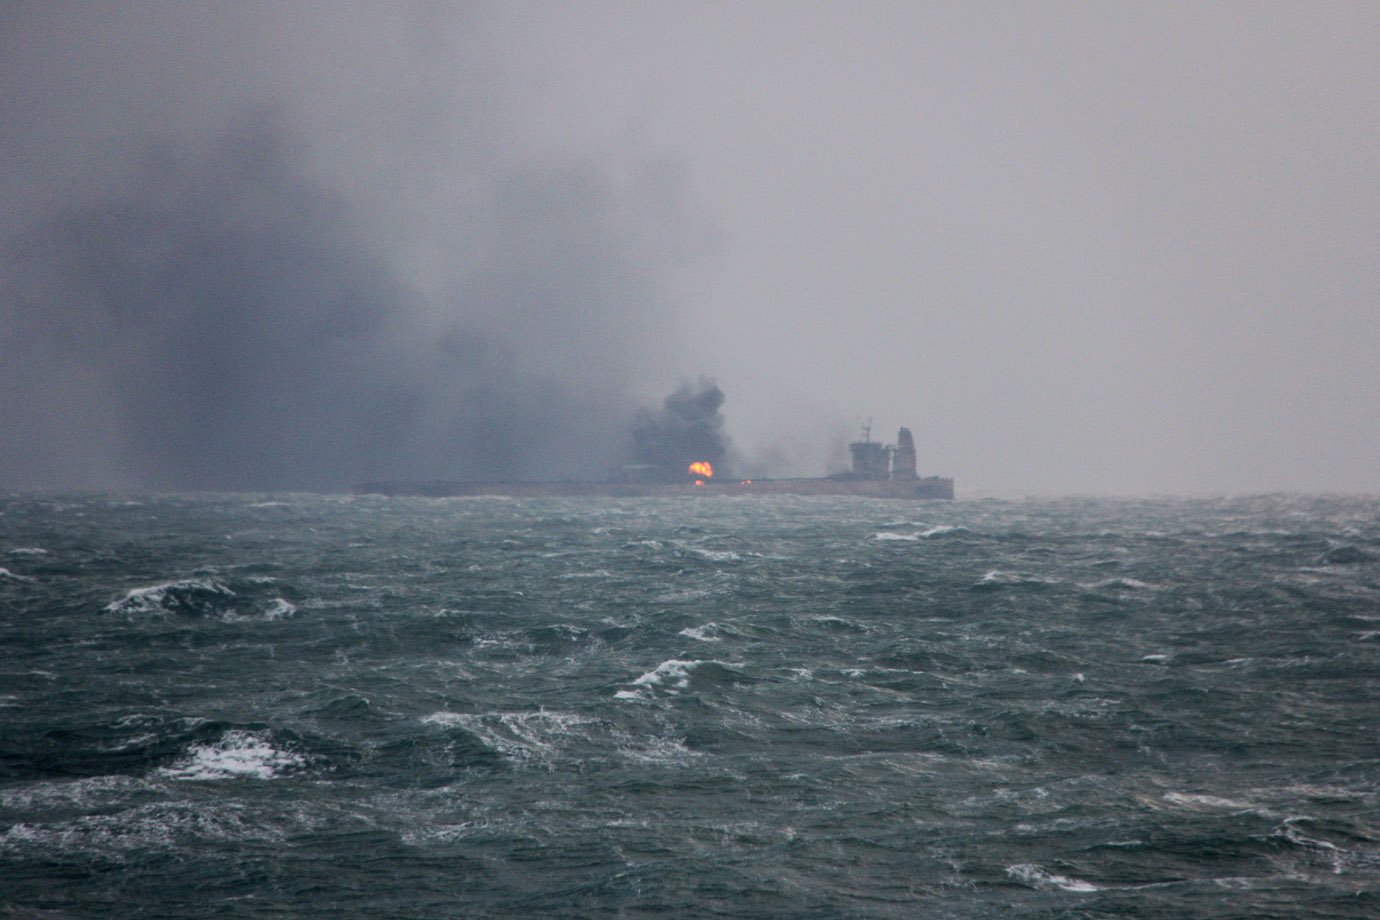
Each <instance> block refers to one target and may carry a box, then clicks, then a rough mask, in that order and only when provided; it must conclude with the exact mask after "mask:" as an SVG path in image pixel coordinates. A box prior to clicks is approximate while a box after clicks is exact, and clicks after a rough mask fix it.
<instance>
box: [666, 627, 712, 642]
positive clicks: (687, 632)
mask: <svg viewBox="0 0 1380 920" xmlns="http://www.w3.org/2000/svg"><path fill="white" fill-rule="evenodd" d="M718 628H719V626H718V624H717V623H706V624H704V625H703V626H687V627H685V628H684V629H682V630H681V631H680V632H679V633H678V634H677V635H681V636H685V637H687V638H690V639H697V640H699V641H700V642H722V641H723V638H722V637H721V636H716V635H713V631H714V630H716V629H718Z"/></svg>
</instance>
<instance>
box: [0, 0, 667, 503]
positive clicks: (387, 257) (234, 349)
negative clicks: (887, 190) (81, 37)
mask: <svg viewBox="0 0 1380 920" xmlns="http://www.w3.org/2000/svg"><path fill="white" fill-rule="evenodd" d="M187 9H188V8H187V7H184V6H170V7H159V8H158V9H157V11H156V16H155V18H157V16H167V17H182V18H183V20H184V24H187V25H188V28H187V29H182V30H176V29H172V28H171V27H169V29H168V35H170V36H171V35H181V36H183V41H184V46H183V47H180V48H177V49H176V52H175V53H174V54H173V55H172V57H173V58H175V59H176V60H179V61H180V60H182V59H183V58H194V57H195V54H196V53H197V52H198V51H205V52H207V53H206V54H205V55H204V56H203V59H204V60H208V61H216V60H221V61H222V64H223V70H222V72H219V73H214V72H213V73H208V74H202V75H200V76H199V77H198V79H201V80H203V81H205V82H206V83H207V84H208V85H210V84H211V83H213V82H215V81H216V80H217V79H223V80H224V81H225V82H227V83H229V84H231V85H235V83H236V81H235V78H236V77H237V76H243V73H241V71H240V68H244V67H250V66H251V65H252V55H246V58H247V59H249V60H250V63H245V62H241V61H239V60H238V59H237V58H235V57H234V56H233V55H231V57H230V59H229V63H225V61H226V57H225V56H226V54H227V51H226V48H225V45H224V40H220V39H217V38H214V37H208V36H210V35H211V33H212V32H213V31H214V29H213V26H215V25H216V24H215V23H212V24H211V25H209V26H207V25H205V24H202V23H201V21H200V19H199V18H198V16H199V15H200V13H203V12H205V13H207V14H208V15H213V16H214V17H215V18H217V19H223V18H225V17H227V16H229V17H230V18H232V19H235V20H236V22H237V24H238V25H239V27H240V29H239V35H238V37H239V38H240V39H244V38H245V36H246V33H248V34H250V35H251V37H252V36H254V35H260V36H261V34H266V33H267V31H269V30H264V32H263V33H261V32H260V30H259V29H255V28H250V27H249V25H247V24H254V23H258V25H260V26H262V25H263V23H261V22H258V20H268V21H271V20H272V19H273V17H274V16H279V15H281V14H280V13H279V12H278V11H277V9H276V8H274V7H257V6H251V7H246V9H247V10H249V11H250V12H249V13H247V14H245V16H243V17H239V15H238V13H237V12H235V10H236V8H229V9H227V8H225V7H219V6H210V7H191V8H190V9H191V10H192V12H190V13H189V12H187ZM402 9H404V10H405V11H411V12H418V13H419V14H423V18H424V19H426V18H428V17H430V16H432V15H433V13H434V11H430V8H422V7H406V8H402ZM381 11H384V12H382V13H381ZM299 12H300V10H299ZM101 15H104V16H107V17H108V16H109V15H111V13H110V11H109V10H105V11H104V12H102V13H101ZM118 15H124V14H118ZM118 15H117V18H118ZM294 15H295V14H294ZM370 15H371V16H375V17H378V16H380V15H382V16H383V18H384V19H387V20H389V21H391V18H390V17H392V13H391V11H390V8H388V7H373V8H370ZM129 16H130V17H131V18H134V19H138V18H140V17H144V18H149V17H148V15H147V11H146V10H144V11H141V10H140V9H138V8H133V7H131V8H130V9H129ZM307 19H308V20H310V17H307ZM15 22H18V23H22V24H25V25H27V27H28V28H29V29H30V31H31V32H36V33H39V34H38V35H37V36H35V35H30V36H29V38H30V39H34V38H35V37H37V38H40V39H51V40H52V41H53V42H54V43H55V44H56V45H58V46H60V47H61V46H62V43H63V41H65V39H63V38H62V37H61V33H60V32H59V31H58V30H59V29H61V28H62V27H63V25H64V23H63V21H62V17H60V16H51V17H48V18H45V15H44V14H43V13H42V12H41V11H39V10H38V9H37V8H25V16H20V17H17V18H16V20H15ZM303 24H305V25H308V26H309V25H312V24H313V23H311V22H310V21H308V22H306V23H298V25H303ZM0 25H3V22H2V21H0ZM106 25H107V26H114V25H119V23H107V24H106ZM220 25H224V23H220ZM198 28H201V31H198ZM130 31H131V30H128V29H127V30H125V32H124V33H120V32H118V30H117V31H116V32H113V33H112V34H127V33H129V32H130ZM132 31H133V32H136V33H137V32H138V31H139V30H138V29H134V30H132ZM289 31H290V30H289ZM441 31H443V30H441V29H440V28H439V27H437V28H431V27H428V28H426V29H418V30H416V31H415V33H413V32H407V31H406V30H404V33H405V38H407V41H411V38H410V37H408V36H412V37H416V38H417V40H418V42H419V46H418V47H419V48H420V50H419V52H418V53H419V54H420V55H421V56H422V58H424V60H423V62H422V63H423V64H426V65H427V66H432V65H435V62H436V61H437V60H439V59H441V56H442V55H443V54H444V53H445V52H447V51H449V50H453V49H449V48H447V47H446V46H445V43H444V42H438V41H437V39H436V35H437V34H438V33H439V32H441ZM303 34H306V33H305V32H304V33H303ZM187 35H191V36H192V37H190V38H188V37H186V36H187ZM170 40H173V39H170ZM278 40H279V41H280V42H283V43H286V44H288V45H291V38H290V37H289V38H281V37H279V38H278ZM304 41H305V39H304ZM406 43H407V42H406V41H404V44H406ZM78 46H80V42H77V43H76V44H75V45H74V47H78ZM409 47H410V46H409ZM428 49H429V50H428ZM126 50H128V49H126ZM134 50H138V49H134ZM147 50H148V53H149V54H150V55H151V56H154V57H156V56H157V54H159V53H162V52H159V51H157V50H156V49H155V47H154V46H152V45H151V46H149V48H148V49H147ZM309 50H310V49H309ZM315 50H316V52H317V53H321V50H322V49H319V48H318V49H315ZM330 50H332V51H334V50H336V49H330ZM65 52H66V53H74V52H73V48H72V47H67V48H65ZM388 60H389V62H390V66H392V65H395V64H396V60H395V58H394V57H393V56H389V57H388ZM272 63H273V62H272V61H271V60H270V61H269V64H272ZM365 63H366V62H361V67H360V68H359V70H360V73H368V68H367V67H366V66H363V65H364V64H365ZM208 66H209V65H208ZM293 66H294V67H295V68H297V69H298V70H299V71H300V70H303V68H305V69H306V70H310V67H309V66H308V65H307V64H304V63H302V62H301V61H296V60H295V61H294V62H293ZM72 67H73V68H74V70H73V73H74V74H81V73H82V71H83V69H86V70H91V68H90V67H88V65H86V64H83V63H82V62H80V61H76V60H74V61H73V62H72ZM269 69H271V67H270V68H269ZM433 69H435V68H434V66H433ZM59 70H60V68H59ZM417 72H419V73H428V72H429V71H427V67H426V66H421V65H419V69H418V71H417ZM332 73H334V71H332ZM408 74H409V75H410V76H414V77H415V76H416V73H413V72H412V71H408ZM11 75H12V76H14V74H13V73H12V74H11ZM53 79H54V80H56V79H57V77H54V78H53ZM73 79H74V80H77V77H73ZM82 79H86V80H88V81H93V82H94V81H98V80H105V81H108V82H109V83H110V85H111V86H112V87H114V89H111V90H110V93H109V95H110V96H111V97H119V95H120V91H121V87H122V86H123V88H124V89H125V90H127V91H128V92H127V94H126V95H128V96H129V98H133V99H136V100H137V102H138V106H133V107H132V108H131V112H133V111H134V109H136V108H138V109H139V111H140V112H141V113H143V114H145V115H147V114H150V113H151V114H152V115H153V116H166V117H140V118H133V117H131V122H132V124H130V125H128V126H123V127H120V128H119V129H118V130H117V129H116V128H112V127H111V125H112V123H113V121H114V119H112V116H111V114H110V113H108V112H103V113H97V112H95V111H94V110H92V111H86V110H82V109H81V106H82V105H85V102H84V101H81V100H77V101H74V102H73V106H74V107H75V108H74V109H73V112H75V114H73V113H68V114H67V115H66V116H64V117H65V118H66V121H65V122H63V124H61V125H60V129H59V128H54V127H53V125H52V124H47V123H45V122H44V120H43V118H42V117H40V116H41V115H43V114H45V113H44V111H43V103H42V102H41V101H35V100H41V99H42V98H43V96H44V93H45V92H47V91H55V92H56V91H57V90H56V89H55V86H56V84H52V85H46V86H45V85H44V84H43V81H42V80H39V79H38V78H34V80H33V84H34V85H32V86H28V87H23V86H21V90H27V93H26V92H24V91H21V92H18V93H16V94H15V95H14V96H13V97H12V99H11V101H10V102H9V103H8V105H7V104H5V103H3V102H0V114H8V115H13V116H15V119H16V120H15V121H12V122H11V123H10V124H11V127H14V126H16V125H17V126H19V129H20V130H21V134H20V135H19V136H18V138H17V139H16V135H14V134H11V135H10V140H9V141H0V156H2V157H3V158H4V161H5V165H6V166H7V167H9V168H10V172H9V175H8V177H7V178H6V179H5V180H4V181H0V196H3V197H4V198H5V199H7V200H8V201H9V202H10V203H11V204H13V205H14V207H12V208H9V209H0V210H6V214H5V215H4V216H3V218H0V236H3V239H0V255H3V259H2V260H0V368H2V370H0V432H3V437H0V486H6V487H19V488H27V487H112V486H113V487H135V488H161V489H184V488H208V489H340V488H346V487H348V486H349V485H350V484H351V483H354V482H359V481H363V480H367V479H376V478H394V477H417V478H507V477H522V478H563V477H582V478H592V477H601V476H604V475H606V474H607V473H609V472H610V471H611V470H614V469H616V468H617V467H618V466H619V465H620V464H622V463H625V462H626V461H627V460H628V455H627V453H626V452H627V450H628V446H627V443H628V425H629V423H630V421H631V420H632V418H633V415H634V406H635V405H636V403H637V402H639V400H638V399H637V398H636V396H635V395H634V394H632V393H631V392H630V386H631V385H630V382H629V378H630V368H631V367H632V366H633V365H634V364H635V363H636V362H635V358H636V356H637V354H638V352H639V350H641V349H643V348H644V347H645V343H647V342H649V341H652V340H654V339H655V338H656V337H657V336H658V335H659V334H660V331H661V330H660V327H659V326H658V317H660V316H662V315H663V314H665V313H666V312H667V310H666V307H665V296H664V294H663V292H662V290H661V288H662V279H663V278H664V277H666V276H667V275H668V274H669V273H672V272H674V271H675V267H676V265H677V264H678V262H679V260H681V259H682V258H683V256H684V252H683V251H682V249H681V245H680V237H679V236H678V231H677V230H676V229H675V228H676V226H677V225H678V223H679V222H680V221H681V220H682V214H683V205H682V203H681V202H680V201H679V192H678V190H677V189H676V179H675V176H674V173H673V171H668V170H666V169H663V168H659V167H657V166H656V165H655V163H654V162H652V161H651V159H650V158H646V157H640V158H639V157H637V156H636V155H635V156H634V159H635V160H637V168H636V169H633V170H632V172H633V173H634V175H632V176H631V177H629V176H628V175H626V174H624V173H619V172H616V171H615V170H613V169H612V168H611V167H605V166H599V165H595V164H594V163H593V162H591V161H589V160H588V159H585V158H581V157H579V156H576V155H573V154H571V155H564V156H562V155H560V154H557V153H549V154H547V155H544V156H542V157H531V156H519V155H512V156H509V157H504V156H503V155H502V153H503V148H504V144H505V143H506V140H505V138H504V135H503V132H502V131H501V130H500V129H499V128H496V127H495V125H496V123H497V121H498V119H496V118H495V117H494V116H493V115H492V114H491V113H484V112H479V113H477V114H476V107H475V106H469V107H466V106H464V105H461V106H458V107H457V106H453V105H450V104H449V103H448V101H447V99H446V98H445V97H444V94H441V93H437V92H432V91H431V89H430V88H429V84H428V83H427V81H425V80H419V82H418V83H417V84H416V85H414V86H411V87H410V89H412V90H414V91H415V98H407V97H406V96H405V95H404V96H403V97H401V98H402V99H403V100H404V101H402V102H399V97H390V103H393V108H401V109H407V110H408V111H405V112H403V113H401V114H399V113H397V112H394V111H392V109H391V108H387V107H385V108H387V110H386V111H383V112H382V113H380V112H375V111H363V110H358V111H357V110H355V109H352V108H350V106H349V105H348V104H344V103H342V102H341V99H340V98H335V99H324V98H323V99H322V100H321V101H320V107H321V111H317V110H315V109H312V108H311V107H310V106H309V107H308V109H307V111H309V112H310V117H304V116H303V110H301V109H300V108H295V107H294V103H293V102H292V101H291V100H290V99H288V100H287V101H282V100H275V101H274V102H273V103H271V104H269V103H266V102H265V101H264V100H263V99H258V98H254V97H253V94H251V97H250V98H239V97H238V96H237V97H235V98H233V99H222V98H219V97H217V98H214V99H212V102H213V103H214V104H210V103H208V104H205V105H197V106H194V107H189V108H187V109H179V108H174V109H170V110H168V111H162V110H160V109H159V107H158V105H157V103H156V100H155V101H153V102H150V101H149V100H150V96H149V93H148V91H147V88H145V87H144V86H143V83H142V82H141V81H144V80H146V79H147V75H146V74H143V72H142V71H141V70H140V64H139V62H138V61H137V60H135V59H134V57H133V56H132V55H130V54H125V55H124V56H117V58H116V59H115V60H114V61H113V63H108V65H107V66H106V69H105V70H101V69H100V68H96V69H95V70H94V71H92V72H89V73H86V74H85V75H84V77H82ZM352 79H361V80H362V79H365V78H364V77H360V76H358V75H355V76H354V77H352ZM78 82H80V81H78ZM242 82H244V81H242ZM434 82H436V83H438V84H440V83H446V85H449V83H447V81H443V80H439V79H437V80H434ZM274 85H275V84H274V83H273V81H272V80H271V79H268V80H267V82H266V83H265V84H264V86H265V87H266V88H267V89H270V90H271V89H272V88H273V87H274ZM131 86H132V87H134V88H133V89H132V90H131V89H130V88H129V87H131ZM78 88H80V87H78ZM283 88H284V91H285V92H286V84H284V85H283ZM371 88H373V87H371ZM177 89H178V88H177V87H171V88H170V92H173V93H175V92H176V91H177ZM64 91H66V90H64ZM471 92H472V93H479V92H480V91H479V90H472V91H471ZM77 95H80V94H79V93H78V94H77ZM342 96H343V97H345V98H346V99H347V101H348V97H349V93H348V92H343V93H342ZM284 98H285V99H286V96H285V97H284ZM74 99H75V96H74ZM203 101H204V100H203ZM131 105H133V104H131ZM342 105H343V106H344V108H343V109H342V111H344V112H345V113H346V114H345V115H340V114H339V113H336V112H335V109H334V108H333V107H340V106H342ZM140 107H142V108H140ZM478 108H482V107H478ZM145 110H147V111H145ZM323 113H324V114H323ZM52 114H54V117H57V113H52ZM441 114H443V115H444V116H445V120H442V119H440V118H438V117H434V116H438V115H441ZM347 116H348V117H347ZM332 119H334V121H333V120H332ZM323 124H325V125H326V128H329V129H330V130H326V129H325V128H323ZM438 125H444V128H445V130H444V131H443V130H442V129H441V128H440V127H438ZM25 128H27V129H28V131H27V133H22V132H23V129H25ZM399 132H401V133H399ZM446 132H449V133H446ZM74 138H75V139H79V140H81V141H82V142H93V143H94V142H96V141H101V142H103V143H105V145H106V146H105V147H104V148H101V150H102V151H103V155H102V156H101V157H97V158H95V159H93V157H92V155H91V154H90V153H89V151H88V152H83V153H82V154H81V155H80V156H78V155H75V154H74V155H71V156H68V154H69V153H70V150H71V148H70V146H69V145H68V144H67V143H66V142H67V141H70V140H72V139H74ZM93 149H94V148H93ZM60 153H61V154H62V156H58V154H60ZM45 154H51V156H49V157H47V158H46V159H45ZM64 157H66V158H67V159H66V160H64V159H63V158H64ZM59 161H62V165H63V168H64V169H66V170H67V173H66V179H67V180H69V181H61V182H60V181H57V180H56V179H55V176H56V175H57V173H56V172H55V171H54V170H55V169H56V167H53V168H49V167H48V166H47V165H45V164H48V163H53V162H59ZM73 164H76V165H73Z"/></svg>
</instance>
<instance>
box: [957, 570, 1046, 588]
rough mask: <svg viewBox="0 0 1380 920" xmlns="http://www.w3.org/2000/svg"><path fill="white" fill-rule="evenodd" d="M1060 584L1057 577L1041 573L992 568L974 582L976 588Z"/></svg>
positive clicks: (1040, 586)
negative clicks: (1034, 573)
mask: <svg viewBox="0 0 1380 920" xmlns="http://www.w3.org/2000/svg"><path fill="white" fill-rule="evenodd" d="M1057 584H1060V581H1059V579H1057V578H1046V577H1043V576H1040V575H1030V574H1027V573H1025V572H1003V571H1000V570H998V569H992V570H991V571H989V572H987V573H986V574H985V575H983V576H982V578H980V579H979V580H978V581H977V582H975V583H974V584H973V587H974V588H983V589H990V588H1006V587H1039V588H1043V587H1049V586H1050V585H1057Z"/></svg>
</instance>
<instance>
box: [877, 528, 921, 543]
mask: <svg viewBox="0 0 1380 920" xmlns="http://www.w3.org/2000/svg"><path fill="white" fill-rule="evenodd" d="M872 539H874V540H904V541H906V542H909V543H914V542H915V541H916V540H919V539H920V537H919V535H918V534H913V533H893V532H891V531H889V530H883V531H881V532H880V533H874V534H873V535H872Z"/></svg>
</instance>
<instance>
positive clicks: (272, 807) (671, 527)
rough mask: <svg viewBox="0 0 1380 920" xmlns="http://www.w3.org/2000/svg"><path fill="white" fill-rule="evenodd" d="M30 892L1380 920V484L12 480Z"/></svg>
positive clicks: (4, 760) (20, 808)
mask: <svg viewBox="0 0 1380 920" xmlns="http://www.w3.org/2000/svg"><path fill="white" fill-rule="evenodd" d="M0 904H6V905H8V906H9V907H10V910H11V914H12V915H14V916H26V917H27V916H33V917H38V916H41V917H77V916H95V915H97V914H104V913H105V912H108V911H114V912H115V913H117V914H118V915H121V916H147V917H184V916H185V917H190V916H219V917H257V916H289V915H319V916H354V917H440V916H533V915H540V914H552V915H559V916H601V915H618V916H627V917H638V916H652V915H662V914H666V915H672V916H729V917H778V916H779V917H838V916H849V917H917V916H923V917H955V918H969V917H1010V916H1014V917H1164V918H1171V917H1174V918H1177V917H1188V916H1193V917H1242V918H1245V917H1329V918H1331V917H1375V916H1380V500H1374V499H1351V500H1342V499H1306V498H1286V497H1267V498H1257V499H1250V500H1232V501H1187V500H1182V501H1180V500H1165V501H1075V500H1064V501H1047V502H1045V501H1039V502H1036V501H1026V502H1005V501H969V502H959V503H957V504H908V503H902V502H883V501H870V502H869V501H857V500H851V499H818V498H815V499H803V498H801V499H793V498H789V497H763V498H744V499H699V500H696V499H693V498H691V499H679V500H671V499H667V500H628V501H610V500H606V499H588V500H531V501H504V500H500V499H476V500H449V501H446V500H439V501H438V500H405V499H394V500H384V499H349V498H323V497H302V496H290V497H281V496H277V497H271V498H267V499H265V498H262V497H260V498H250V497H224V496H220V497H215V496H212V497H170V498H150V499H143V500H134V501H126V500H123V499H111V498H109V497H81V498H73V497H68V498H45V499H39V498H26V497H9V498H0ZM0 913H2V912H0Z"/></svg>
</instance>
